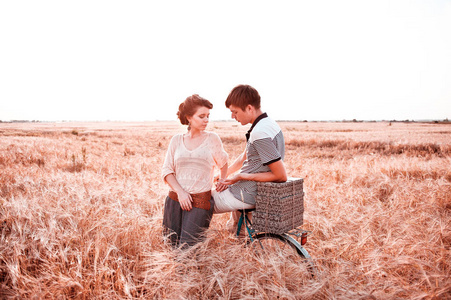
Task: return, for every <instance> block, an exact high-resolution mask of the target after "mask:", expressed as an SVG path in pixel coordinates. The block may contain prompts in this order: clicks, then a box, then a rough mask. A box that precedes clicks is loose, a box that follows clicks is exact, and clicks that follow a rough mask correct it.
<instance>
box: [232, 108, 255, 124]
mask: <svg viewBox="0 0 451 300" xmlns="http://www.w3.org/2000/svg"><path fill="white" fill-rule="evenodd" d="M229 109H230V112H231V113H232V119H235V120H237V121H238V122H240V123H241V125H246V124H249V123H250V122H251V120H252V115H251V112H250V109H249V106H247V107H246V109H245V110H244V111H243V110H242V109H241V108H240V107H236V106H234V105H230V106H229Z"/></svg>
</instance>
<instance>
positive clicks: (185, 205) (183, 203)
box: [177, 191, 193, 211]
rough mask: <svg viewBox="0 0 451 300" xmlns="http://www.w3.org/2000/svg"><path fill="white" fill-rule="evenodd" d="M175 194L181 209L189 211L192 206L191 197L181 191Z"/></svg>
mask: <svg viewBox="0 0 451 300" xmlns="http://www.w3.org/2000/svg"><path fill="white" fill-rule="evenodd" d="M177 196H178V198H179V203H180V207H181V208H182V209H183V210H186V211H190V210H191V209H192V208H193V204H192V202H193V199H192V198H191V195H190V194H189V193H187V192H186V191H181V192H178V193H177Z"/></svg>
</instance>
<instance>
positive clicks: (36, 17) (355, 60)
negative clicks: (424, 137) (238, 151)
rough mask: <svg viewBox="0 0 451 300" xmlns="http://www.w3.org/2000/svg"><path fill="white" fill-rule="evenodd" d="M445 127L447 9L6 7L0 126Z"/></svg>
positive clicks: (450, 48)
mask: <svg viewBox="0 0 451 300" xmlns="http://www.w3.org/2000/svg"><path fill="white" fill-rule="evenodd" d="M241 83H245V84H250V85H252V86H254V87H255V88H256V89H257V90H258V91H259V92H260V95H261V97H262V108H263V110H264V111H267V112H268V114H269V115H270V116H272V117H273V118H275V119H278V120H343V119H354V118H355V119H360V120H392V119H397V120H405V119H410V120H412V119H416V120H418V119H445V118H450V117H451V1H450V0H429V1H427V0H424V1H415V0H412V1H404V0H400V1H397V0H375V1H365V0H356V1H347V0H344V1H336V0H330V1H329V0H325V1H311V0H308V1H303V0H297V1H283V0H281V1H262V0H258V1H246V0H241V1H230V0H229V1H212V0H209V1H195V0H194V1H114V0H108V1H97V0H89V1H84V0H77V1H64V0H57V1H46V0H43V1H34V0H33V1H1V2H0V120H4V121H6V120H48V121H58V120H79V121H90V120H91V121H103V120H124V121H145V120H175V119H176V115H175V113H176V111H177V108H178V104H179V103H180V102H181V101H183V100H184V99H185V98H186V97H187V96H189V95H191V94H194V93H197V94H199V95H201V96H203V97H204V98H207V99H209V100H210V101H211V102H212V103H213V104H214V108H213V110H212V112H211V118H212V119H213V120H220V119H230V113H229V111H228V110H227V109H226V108H225V106H224V101H225V99H226V97H227V94H228V93H229V92H230V90H231V89H232V88H233V87H234V86H235V85H237V84H241Z"/></svg>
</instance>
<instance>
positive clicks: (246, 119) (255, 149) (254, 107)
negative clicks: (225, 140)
mask: <svg viewBox="0 0 451 300" xmlns="http://www.w3.org/2000/svg"><path fill="white" fill-rule="evenodd" d="M225 105H226V107H227V108H228V109H230V111H231V112H232V118H233V119H235V120H237V121H238V122H240V123H241V125H246V124H252V126H251V128H250V129H249V131H248V132H247V134H246V140H247V144H246V149H245V150H244V152H243V153H242V154H241V155H240V156H238V158H237V159H236V160H235V161H234V162H233V164H232V165H230V166H229V169H228V172H227V175H228V176H229V175H231V174H233V173H235V172H236V171H239V172H238V173H237V174H235V175H232V176H231V177H227V178H226V179H225V180H219V181H218V182H217V184H216V193H214V194H213V196H214V200H215V211H214V212H215V213H224V212H234V213H232V217H231V220H229V222H228V227H229V229H230V230H233V226H234V225H235V224H236V222H237V221H238V214H237V212H236V211H237V210H240V209H249V208H254V207H255V197H256V196H257V181H260V182H265V181H272V182H284V181H286V180H287V173H286V170H285V165H284V163H283V158H284V155H285V141H284V138H283V133H282V130H281V129H280V127H279V125H278V124H277V123H276V122H275V121H274V120H272V119H271V118H269V117H268V115H267V114H266V113H263V112H262V110H261V108H260V95H259V94H258V92H257V90H256V89H254V88H253V87H251V86H249V85H238V86H236V87H235V88H234V89H233V90H232V91H231V92H230V94H229V96H228V97H227V100H226V102H225ZM230 221H232V222H233V223H232V224H233V225H232V224H231V222H230ZM231 225H232V226H231Z"/></svg>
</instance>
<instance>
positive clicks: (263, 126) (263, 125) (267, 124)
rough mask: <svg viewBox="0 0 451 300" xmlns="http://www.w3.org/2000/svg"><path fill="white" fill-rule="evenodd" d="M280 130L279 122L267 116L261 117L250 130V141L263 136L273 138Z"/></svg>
mask: <svg viewBox="0 0 451 300" xmlns="http://www.w3.org/2000/svg"><path fill="white" fill-rule="evenodd" d="M281 131H282V129H281V128H280V126H279V124H277V122H276V121H274V120H273V119H271V118H269V117H267V118H264V119H261V120H260V121H259V122H258V123H257V124H256V125H255V127H254V129H253V130H252V132H251V136H250V142H253V141H255V140H259V139H264V138H271V139H273V138H274V137H275V136H276V135H278V134H279V133H281Z"/></svg>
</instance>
